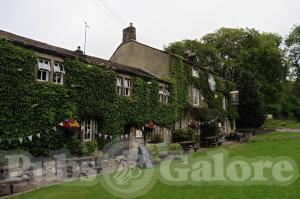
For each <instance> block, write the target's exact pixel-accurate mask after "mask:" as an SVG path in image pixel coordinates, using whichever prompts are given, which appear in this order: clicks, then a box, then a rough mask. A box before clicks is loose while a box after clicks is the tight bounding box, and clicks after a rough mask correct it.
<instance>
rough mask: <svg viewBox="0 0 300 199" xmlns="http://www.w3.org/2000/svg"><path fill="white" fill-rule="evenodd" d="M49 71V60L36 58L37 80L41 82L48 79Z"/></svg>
mask: <svg viewBox="0 0 300 199" xmlns="http://www.w3.org/2000/svg"><path fill="white" fill-rule="evenodd" d="M50 71H51V68H50V61H49V60H46V59H41V58H40V59H39V60H38V72H37V80H38V81H43V82H47V81H49V75H50Z"/></svg>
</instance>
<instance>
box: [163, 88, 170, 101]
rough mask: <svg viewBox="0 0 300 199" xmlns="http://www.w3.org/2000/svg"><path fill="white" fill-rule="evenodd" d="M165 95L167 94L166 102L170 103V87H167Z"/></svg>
mask: <svg viewBox="0 0 300 199" xmlns="http://www.w3.org/2000/svg"><path fill="white" fill-rule="evenodd" d="M164 95H165V102H166V103H169V102H170V92H169V89H168V88H165V92H164Z"/></svg>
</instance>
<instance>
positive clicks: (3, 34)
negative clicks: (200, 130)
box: [0, 30, 165, 82]
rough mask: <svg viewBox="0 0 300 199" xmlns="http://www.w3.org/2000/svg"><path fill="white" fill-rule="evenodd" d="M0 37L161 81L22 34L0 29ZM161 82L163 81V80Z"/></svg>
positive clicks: (126, 67) (135, 70) (42, 50)
mask: <svg viewBox="0 0 300 199" xmlns="http://www.w3.org/2000/svg"><path fill="white" fill-rule="evenodd" d="M0 38H5V39H7V40H9V41H11V42H12V43H14V44H17V45H20V46H23V47H26V48H29V49H33V50H35V51H37V52H43V53H47V54H51V55H56V56H60V57H62V58H81V59H83V60H85V61H86V62H88V63H90V64H99V65H105V66H107V67H110V68H111V69H113V70H115V71H116V72H119V73H125V74H129V75H137V76H140V77H147V78H151V79H157V80H159V81H163V80H161V79H158V78H157V77H155V76H154V75H152V74H150V73H148V72H146V71H144V70H142V69H139V68H135V67H131V66H126V65H122V64H117V63H114V62H111V61H108V60H105V59H101V58H98V57H93V56H89V55H84V54H83V53H79V52H77V51H72V50H68V49H65V48H61V47H57V46H53V45H49V44H47V43H43V42H40V41H36V40H33V39H29V38H26V37H22V36H19V35H16V34H12V33H9V32H6V31H3V30H0ZM163 82H165V81H163Z"/></svg>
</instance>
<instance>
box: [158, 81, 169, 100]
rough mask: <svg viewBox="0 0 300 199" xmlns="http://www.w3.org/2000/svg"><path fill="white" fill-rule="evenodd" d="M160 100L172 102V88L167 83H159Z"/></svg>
mask: <svg viewBox="0 0 300 199" xmlns="http://www.w3.org/2000/svg"><path fill="white" fill-rule="evenodd" d="M158 94H159V102H161V103H169V102H170V96H171V95H170V90H169V88H168V86H167V85H165V84H160V85H159V91H158Z"/></svg>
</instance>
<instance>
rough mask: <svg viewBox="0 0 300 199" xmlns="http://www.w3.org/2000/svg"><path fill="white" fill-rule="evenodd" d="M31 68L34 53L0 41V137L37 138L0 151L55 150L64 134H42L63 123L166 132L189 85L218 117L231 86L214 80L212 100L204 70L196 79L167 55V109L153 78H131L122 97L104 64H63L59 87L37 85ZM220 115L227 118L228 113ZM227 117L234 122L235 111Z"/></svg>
mask: <svg viewBox="0 0 300 199" xmlns="http://www.w3.org/2000/svg"><path fill="white" fill-rule="evenodd" d="M36 65H37V57H36V55H35V53H34V52H33V51H31V50H28V49H25V48H23V47H19V46H16V45H14V44H12V43H10V42H8V41H6V40H3V39H2V40H0V99H1V100H0V108H1V110H0V138H3V139H17V138H19V137H26V136H29V135H32V134H37V133H42V134H41V138H40V139H35V138H34V139H33V141H32V142H29V140H24V141H23V143H22V144H20V143H19V142H17V141H13V142H12V143H11V145H9V144H7V143H6V142H0V148H1V149H2V150H8V149H25V150H29V151H30V152H31V153H33V154H35V155H40V154H43V153H45V151H47V150H54V149H60V148H61V147H63V146H64V143H65V141H66V140H65V136H64V134H63V133H64V132H63V131H60V130H58V131H51V132H49V133H44V132H45V129H48V128H51V127H53V126H57V125H58V124H59V123H60V122H62V121H64V120H65V119H68V118H75V119H77V120H79V121H81V120H84V119H90V118H95V119H97V120H98V121H100V125H99V132H101V133H104V134H108V135H121V134H123V133H124V127H125V126H135V127H143V126H144V125H145V124H146V123H147V122H150V121H154V122H155V123H156V124H158V125H160V126H164V127H169V128H171V127H172V125H173V124H174V123H175V122H177V121H178V120H179V119H180V118H181V117H183V115H184V114H185V113H186V110H187V109H188V108H189V107H190V106H189V100H188V87H189V86H190V85H192V84H193V85H196V86H198V87H199V88H201V90H202V91H203V94H204V96H205V98H206V100H207V102H208V104H209V108H210V109H212V110H219V111H220V112H221V110H222V96H223V95H224V94H227V93H229V91H231V90H233V87H234V85H232V84H231V83H229V82H226V81H225V82H223V81H222V80H221V79H220V78H218V77H217V76H216V80H217V94H218V95H219V98H217V99H216V98H215V97H214V94H213V93H212V92H211V91H210V90H209V87H208V83H207V79H208V73H207V72H206V71H201V72H200V73H199V74H200V75H201V76H200V78H197V79H195V78H192V77H191V66H190V65H188V64H187V63H186V62H185V61H184V60H182V59H180V58H178V57H173V56H172V59H171V78H170V79H169V81H170V83H171V84H170V85H169V87H170V91H171V92H170V94H171V99H170V103H168V104H166V103H160V102H159V94H158V89H159V86H158V84H159V82H157V81H156V80H153V79H147V78H141V77H138V76H132V78H133V79H132V81H133V96H131V97H123V96H118V95H117V92H116V76H117V73H116V72H115V71H113V70H111V69H109V68H107V67H105V66H104V65H103V66H100V65H90V64H88V63H85V62H84V60H72V59H66V60H65V62H64V66H65V71H66V75H65V83H64V85H55V84H53V83H45V82H43V83H41V82H37V81H36V79H35V75H36ZM149 82H151V83H150V84H149ZM202 111H203V110H202ZM204 112H205V111H204ZM222 114H223V115H224V116H225V115H226V114H227V116H229V117H230V109H229V111H228V112H226V113H225V112H224V111H223V112H222ZM204 115H205V114H204ZM231 115H232V116H233V117H235V112H234V111H232V114H231Z"/></svg>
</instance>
